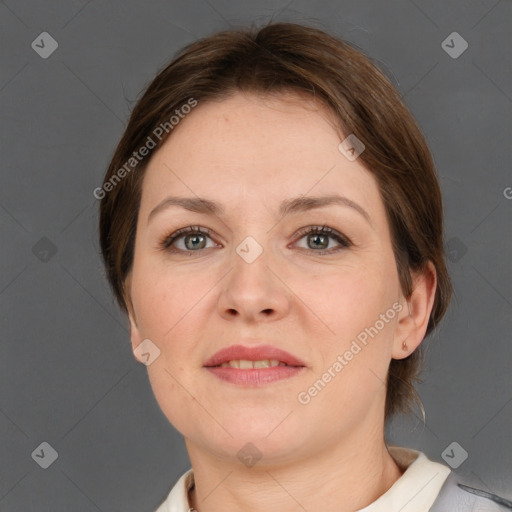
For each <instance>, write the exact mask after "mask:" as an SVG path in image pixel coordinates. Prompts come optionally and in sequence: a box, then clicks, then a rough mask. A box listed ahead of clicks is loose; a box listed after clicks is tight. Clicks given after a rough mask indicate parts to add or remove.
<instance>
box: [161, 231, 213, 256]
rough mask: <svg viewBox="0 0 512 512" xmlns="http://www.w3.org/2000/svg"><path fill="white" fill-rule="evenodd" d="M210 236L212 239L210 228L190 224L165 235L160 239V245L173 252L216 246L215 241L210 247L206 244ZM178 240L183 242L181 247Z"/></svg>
mask: <svg viewBox="0 0 512 512" xmlns="http://www.w3.org/2000/svg"><path fill="white" fill-rule="evenodd" d="M208 238H210V240H211V231H210V230H209V229H208V228H201V227H199V226H189V227H187V228H183V229H179V230H178V231H175V232H174V233H172V234H170V235H167V236H165V237H164V238H163V239H162V240H161V241H160V243H159V246H160V247H161V248H162V249H166V250H169V251H171V252H189V253H190V252H197V250H198V249H210V248H211V247H215V245H216V244H215V243H214V244H213V245H211V246H210V247H207V246H206V244H207V239H208ZM178 242H182V246H181V247H179V245H180V243H178ZM212 242H213V240H212ZM173 246H174V247H173Z"/></svg>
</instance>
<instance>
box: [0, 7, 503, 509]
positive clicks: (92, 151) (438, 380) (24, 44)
mask: <svg viewBox="0 0 512 512" xmlns="http://www.w3.org/2000/svg"><path fill="white" fill-rule="evenodd" d="M270 17H273V18H274V19H276V20H282V21H296V22H304V23H308V24H310V25H313V26H316V27H319V28H324V29H326V30H328V31H331V32H333V33H334V34H336V35H338V36H341V37H343V38H345V39H347V40H349V41H351V42H352V43H355V44H356V45H357V46H359V47H360V48H361V49H362V50H363V51H364V52H365V53H367V54H369V55H370V56H372V57H373V58H374V59H377V60H378V61H379V62H380V63H381V65H382V66H383V67H384V68H385V69H386V72H387V74H388V75H389V76H391V77H392V79H393V80H394V82H395V84H396V85H397V87H398V88H399V90H400V92H401V93H402V95H403V96H404V99H405V102H406V104H407V105H408V107H409V108H410V109H411V111H412V113H413V114H414V116H415V117H416V119H417V120H418V122H419V124H420V126H421V127H422V129H423V130H424V132H425V135H426V137H427V140H428V142H429V144H430V146H431V149H432V152H433V155H434V158H435V161H436V165H437V168H438V172H439V174H440V178H441V185H442V188H443V194H444V201H445V207H446V239H447V241H448V242H447V243H448V248H449V254H450V262H449V267H450V272H451V275H452V277H453V280H454V286H455V297H454V300H453V303H452V306H451V308H450V311H449V313H448V315H447V317H446V319H445V321H444V323H443V324H442V326H441V328H440V329H439V330H438V331H437V332H436V334H435V335H434V336H433V337H432V338H431V339H430V340H427V341H426V342H425V344H426V346H427V359H426V368H425V372H424V374H423V377H424V383H423V384H422V385H421V386H420V388H419V389H420V393H421V397H422V400H423V404H424V406H425V409H426V423H425V424H424V423H423V422H422V420H421V414H420V413H419V412H418V413H417V417H416V416H414V415H412V416H411V417H408V418H397V420H396V421H394V422H393V423H392V424H391V425H390V426H389V428H388V439H389V441H390V442H391V443H393V444H401V445H405V446H410V447H413V448H416V449H420V450H423V451H425V452H426V453H427V454H428V456H429V457H430V458H432V459H434V460H437V461H440V462H444V461H443V459H442V456H441V454H442V453H443V451H444V450H445V448H446V447H447V446H448V445H449V444H450V443H452V442H453V441H456V442H457V443H459V444H460V445H461V446H462V447H463V448H464V449H465V450H466V451H467V452H468V454H469V457H468V458H467V460H466V461H465V462H464V463H463V464H462V465H461V466H460V467H459V468H458V469H457V470H456V471H457V473H459V474H460V475H462V476H463V477H465V478H466V479H469V480H471V481H473V482H474V483H475V484H478V486H479V487H480V488H482V489H485V490H488V491H491V492H495V493H499V494H501V495H503V496H506V497H508V498H509V499H510V498H512V490H511V489H512V485H511V479H512V469H511V461H512V428H511V426H512V421H511V418H512V403H511V402H512V386H511V371H510V369H511V367H512V365H511V343H510V341H511V340H510V332H511V331H512V315H511V308H512V293H511V290H512V287H511V265H510V261H511V259H510V256H511V252H512V251H511V241H512V237H511V222H510V218H511V217H510V212H511V209H512V200H510V199H507V197H506V195H508V196H509V197H510V195H511V194H508V192H507V190H510V189H507V187H512V177H511V174H510V172H509V171H510V162H511V154H510V153H511V144H510V141H511V140H512V139H511V135H512V134H511V132H512V126H511V122H510V114H511V102H512V100H511V98H512V90H511V84H512V81H511V79H512V72H511V53H512V45H511V35H510V34H511V31H510V26H511V21H512V3H511V2H510V0H500V1H497V0H485V1H467V0H461V1H451V2H445V1H443V0H436V1H426V0H425V1H420V0H415V1H412V0H403V1H386V2H383V1H382V0H372V1H361V0H359V1H356V0H353V1H305V0H294V1H290V0H283V1H276V2H268V1H255V2H247V1H244V2H234V1H229V0H216V1H214V0H192V1H176V2H169V1H167V2H164V1H156V0H152V1H144V2H136V1H133V0H130V1H120V0H118V1H109V2H105V1H100V0H91V1H69V0H68V1H64V0H61V1H51V2H46V1H45V2H36V1H15V0H5V1H3V2H0V19H1V33H0V38H1V41H0V55H1V77H0V113H1V117H2V125H1V127H2V131H1V137H0V155H1V160H0V165H1V188H0V236H1V238H2V254H1V258H0V270H1V271H0V308H1V315H2V316H1V318H2V324H1V341H0V343H1V355H0V510H2V511H6V512H8V511H32V510H37V511H67V510H74V511H98V510H101V511H124V512H129V511H141V510H146V511H150V510H154V509H155V508H156V506H157V505H158V504H159V503H160V502H161V500H162V499H163V498H164V496H165V495H166V494H167V493H168V491H169V489H170V487H171V486H172V484H174V482H175V480H176V479H177V478H178V477H179V476H180V475H181V474H182V473H183V472H184V471H185V470H186V469H188V467H189V462H188V459H187V455H186V451H185V449H184V445H183V441H182V438H181V436H180V435H179V434H178V433H177V432H176V431H175V430H174V429H173V427H172V426H171V425H170V424H169V423H168V421H167V420H166V418H165V417H164V416H163V414H162V413H161V412H160V410H159V408H158V405H157V403H156V401H155V400H154V398H153V394H152V391H151V389H150V386H149V382H148V379H147V375H146V368H145V367H144V366H143V365H141V364H138V363H136V361H135V360H134V358H133V356H132V353H131V347H130V342H129V336H128V329H127V321H126V319H125V318H124V317H123V315H122V314H121V313H120V311H119V310H118V309H117V307H116V305H115V304H114V302H113V300H112V297H111V295H110V292H109V289H108V287H107V283H106V280H105V277H104V272H103V269H102V266H101V262H100V258H99V245H98V241H97V221H98V214H97V207H98V202H97V200H96V199H94V197H93V194H92V191H93V189H94V188H95V187H97V186H100V185H101V181H102V176H103V173H104V171H105V169H106V166H107V164H108V161H109V159H110V157H111V155H112V153H113V151H114V148H115V145H116V144H117V141H118V139H119V137H120V136H121V134H122V131H123V128H124V126H125V123H126V121H127V117H128V114H129V111H130V108H131V107H132V106H133V102H134V100H135V99H136V98H137V96H138V94H139V93H140V91H141V90H142V88H143V87H144V86H145V85H146V84H147V83H148V81H149V80H150V79H151V78H152V77H153V76H154V74H155V73H156V72H157V70H158V69H160V68H161V67H162V66H163V65H164V64H165V63H166V62H168V61H169V60H170V59H171V57H172V55H173V54H174V52H176V51H177V50H178V49H180V48H181V47H182V46H184V45H185V44H187V43H189V42H191V41H193V40H194V39H196V38H198V37H201V36H204V35H207V34H210V33H212V32H214V31H216V30H220V29H225V28H229V27H236V26H239V25H243V24H245V23H250V22H255V23H258V24H259V23H262V22H265V21H267V20H268V19H269V18H270ZM44 31H46V32H49V33H50V34H51V36H52V37H53V38H55V40H56V41H57V42H58V48H57V50H56V51H55V52H54V53H53V54H52V55H51V56H49V57H48V58H47V59H43V58H41V57H40V56H39V54H38V53H36V51H34V49H33V48H32V47H31V43H32V41H34V40H36V38H37V36H39V34H40V33H41V32H44ZM454 31H456V32H458V33H459V34H460V35H461V36H462V37H463V38H464V39H465V40H466V41H467V42H468V44H469V47H468V49H467V50H466V51H465V52H464V53H463V54H462V55H460V56H459V57H458V58H456V59H453V58H451V57H450V56H449V55H448V53H447V52H446V51H445V50H444V49H443V48H442V46H441V43H442V42H443V41H444V40H445V39H446V38H447V36H448V35H449V34H451V33H452V32H454ZM42 442H47V443H49V444H50V445H51V447H53V449H55V450H56V451H57V452H58V458H57V460H55V462H54V463H53V464H52V465H50V466H49V467H48V468H47V469H42V468H41V467H40V466H39V465H38V464H37V463H36V458H33V457H32V456H31V454H32V453H33V452H34V450H36V448H38V446H39V445H40V444H41V443H42ZM454 453H455V455H456V456H457V457H459V456H460V453H461V452H457V450H456V452H454ZM48 454H49V452H48V451H47V453H46V455H45V456H49V455H48Z"/></svg>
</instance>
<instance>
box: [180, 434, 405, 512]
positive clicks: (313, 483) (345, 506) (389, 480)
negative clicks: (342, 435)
mask: <svg viewBox="0 0 512 512" xmlns="http://www.w3.org/2000/svg"><path fill="white" fill-rule="evenodd" d="M359 437H360V439H359V440H358V442H357V441H356V440H355V439H347V440H345V442H342V443H337V445H336V446H332V445H330V444H329V445H328V446H327V445H326V446H325V449H323V450H322V451H321V452H315V454H314V456H311V457H307V458H302V459H300V460H294V461H293V462H289V463H286V464H279V465H271V464H269V463H267V465H263V464H260V463H257V464H256V465H255V466H253V467H252V468H246V467H244V466H243V465H242V464H240V462H239V461H238V460H236V462H234V461H226V460H221V459H219V458H217V457H214V456H208V455H205V453H204V452H203V451H200V450H197V449H196V447H195V446H193V445H192V444H191V443H190V441H187V449H188V452H189V456H190V460H191V463H192V467H193V468H194V479H195V486H194V488H193V490H191V491H190V493H189V502H190V506H191V507H192V508H193V509H195V510H196V511H197V512H220V511H223V512H225V511H226V510H229V511H231V510H244V511H247V512H260V511H267V510H279V511H280V512H292V511H294V512H296V511H297V510H298V508H297V507H299V508H302V509H303V510H308V511H312V510H318V509H319V508H321V509H322V510H323V511H324V512H331V511H332V512H334V511H336V512H354V511H357V510H360V509H361V508H364V507H366V506H368V505H369V504H371V503H373V502H374V501H375V500H376V499H378V498H379V497H380V496H381V495H382V494H384V493H385V492H386V491H387V490H388V489H389V488H390V487H391V486H392V485H393V484H394V483H395V482H396V480H397V479H398V478H400V476H401V475H402V470H401V469H400V468H399V467H398V465H397V464H396V462H395V461H394V460H393V458H392V457H391V456H390V454H389V453H388V451H387V448H386V445H385V442H384V438H383V437H382V438H380V439H373V440H369V439H368V438H367V439H364V438H361V436H359ZM354 441H356V442H354Z"/></svg>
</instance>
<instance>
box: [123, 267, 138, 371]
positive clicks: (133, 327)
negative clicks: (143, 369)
mask: <svg viewBox="0 0 512 512" xmlns="http://www.w3.org/2000/svg"><path fill="white" fill-rule="evenodd" d="M124 289H125V294H124V299H125V302H126V307H127V309H128V319H129V321H130V339H131V343H132V352H133V351H134V350H135V349H136V348H137V347H138V346H139V345H140V343H141V342H142V336H141V334H140V332H139V327H138V325H137V317H136V316H135V309H134V307H133V302H132V297H131V295H132V293H131V274H129V275H128V277H127V278H126V281H125V288H124ZM134 357H135V359H136V360H137V361H139V359H138V358H137V357H136V356H135V354H134Z"/></svg>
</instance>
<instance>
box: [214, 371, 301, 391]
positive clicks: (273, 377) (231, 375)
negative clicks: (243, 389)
mask: <svg viewBox="0 0 512 512" xmlns="http://www.w3.org/2000/svg"><path fill="white" fill-rule="evenodd" d="M206 369H207V370H208V371H209V372H210V373H212V374H213V375H215V377H218V378H219V379H222V380H225V381H227V382H231V383H232V384H238V385H239V386H258V385H261V384H269V383H271V382H276V381H278V380H283V379H289V378H290V377H293V376H295V375H298V374H299V373H300V372H301V371H302V370H304V369H305V367H304V366H272V367H270V368H253V369H248V370H240V369H239V368H230V367H228V368H222V367H220V366H208V367H206Z"/></svg>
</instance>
